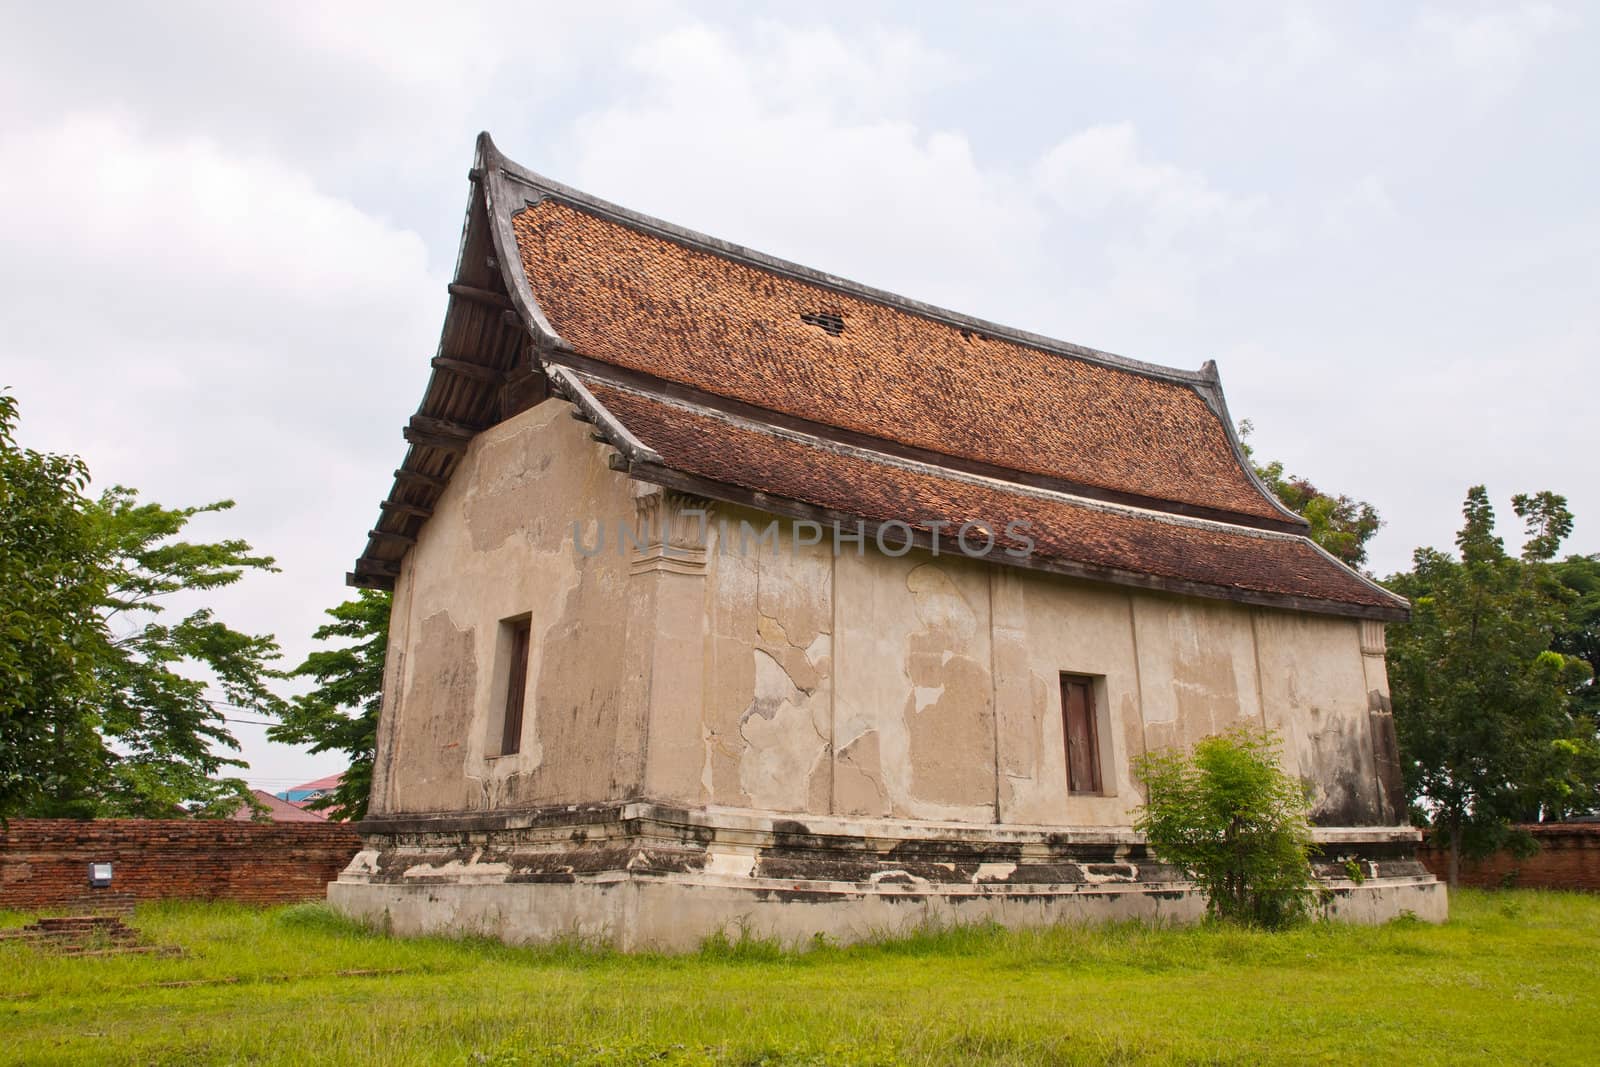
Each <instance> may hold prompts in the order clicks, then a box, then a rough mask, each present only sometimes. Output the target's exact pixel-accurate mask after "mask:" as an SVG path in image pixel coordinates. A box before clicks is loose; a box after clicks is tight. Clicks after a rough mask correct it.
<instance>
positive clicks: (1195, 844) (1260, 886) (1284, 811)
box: [1134, 727, 1315, 928]
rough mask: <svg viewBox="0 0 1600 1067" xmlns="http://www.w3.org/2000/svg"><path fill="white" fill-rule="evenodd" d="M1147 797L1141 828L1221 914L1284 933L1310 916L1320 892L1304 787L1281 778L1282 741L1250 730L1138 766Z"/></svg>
mask: <svg viewBox="0 0 1600 1067" xmlns="http://www.w3.org/2000/svg"><path fill="white" fill-rule="evenodd" d="M1134 773H1135V774H1136V775H1137V776H1138V777H1139V779H1140V780H1141V781H1142V782H1143V783H1144V786H1145V791H1146V796H1147V799H1146V801H1145V803H1144V805H1143V807H1142V808H1141V809H1140V811H1139V816H1138V819H1137V820H1136V821H1135V822H1134V829H1136V830H1138V831H1139V832H1140V833H1142V834H1144V835H1145V837H1146V839H1147V840H1148V841H1149V843H1150V847H1151V848H1152V849H1154V850H1155V852H1156V855H1158V856H1160V857H1162V858H1163V859H1165V860H1167V861H1169V862H1171V863H1175V864H1177V865H1178V866H1180V867H1182V868H1183V869H1184V870H1185V871H1187V872H1188V874H1189V877H1190V878H1192V879H1193V880H1194V882H1195V884H1196V885H1198V886H1199V887H1200V889H1201V891H1202V892H1203V893H1205V896H1206V907H1207V910H1208V911H1209V912H1210V913H1211V914H1212V915H1213V916H1216V917H1218V918H1223V919H1231V920H1233V921H1236V922H1243V923H1249V924H1252V925H1258V926H1266V927H1269V928H1271V927H1280V926H1284V925H1287V924H1289V923H1291V922H1294V921H1297V920H1298V919H1300V918H1303V917H1304V916H1305V915H1306V913H1307V911H1308V910H1309V909H1310V907H1311V903H1312V900H1313V899H1314V897H1315V890H1314V888H1313V883H1312V875H1311V853H1312V850H1313V847H1314V846H1313V845H1312V842H1311V824H1310V822H1309V820H1308V817H1307V816H1308V807H1307V802H1306V795H1305V789H1304V787H1303V786H1302V785H1301V784H1300V783H1299V782H1298V781H1296V780H1295V779H1294V778H1292V777H1290V776H1289V775H1288V774H1286V773H1284V771H1283V769H1282V768H1281V767H1280V766H1279V762H1278V746H1277V741H1276V738H1275V737H1274V736H1273V735H1272V734H1270V733H1258V732H1256V731H1252V730H1249V729H1246V728H1243V727H1240V728H1238V729H1235V730H1232V731H1229V732H1228V733H1225V734H1218V735H1215V736H1212V737H1207V738H1204V739H1202V740H1201V741H1199V742H1198V743H1196V744H1195V746H1194V751H1193V752H1192V753H1183V752H1176V751H1172V750H1166V751H1158V752H1150V753H1146V754H1145V755H1143V756H1141V757H1140V758H1139V759H1138V760H1137V761H1135V763H1134Z"/></svg>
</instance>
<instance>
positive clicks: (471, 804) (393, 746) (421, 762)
mask: <svg viewBox="0 0 1600 1067" xmlns="http://www.w3.org/2000/svg"><path fill="white" fill-rule="evenodd" d="M570 410H571V409H570V407H569V406H568V405H567V404H565V403H563V402H561V401H556V400H551V401H546V402H545V403H543V404H540V405H539V406H537V407H535V408H532V409H530V410H528V411H525V412H523V413H521V414H520V415H518V416H516V417H515V418H512V419H509V420H507V421H506V422H504V423H501V424H500V425H498V426H495V427H493V428H492V429H489V430H486V431H485V432H483V433H482V434H479V435H478V436H477V437H476V438H474V439H473V441H472V444H471V447H470V448H469V449H468V450H467V452H466V454H465V455H464V456H463V457H462V460H461V462H460V465H459V467H458V468H457V471H456V473H455V475H454V477H453V478H452V479H451V481H450V485H449V487H448V488H447V489H446V490H445V492H444V494H443V495H442V496H441V497H440V500H439V502H438V505H437V506H436V508H435V511H434V514H433V516H432V517H431V518H430V519H429V520H428V522H427V523H426V524H425V525H424V526H423V528H422V533H421V536H420V537H419V539H418V541H417V543H416V545H415V546H413V548H412V549H411V551H410V552H409V553H407V555H406V558H405V561H404V564H403V567H402V572H401V576H400V580H399V581H398V583H397V584H396V588H395V608H394V614H393V618H392V625H391V648H390V653H391V654H390V662H389V673H388V677H387V678H386V683H387V684H386V687H385V694H384V709H383V721H382V725H381V728H380V737H379V753H378V766H377V774H376V780H375V782H374V789H373V798H372V809H373V813H374V814H387V813H395V812H427V811H475V810H488V809H494V808H502V807H509V806H516V805H543V804H561V803H576V802H589V801H600V800H607V799H613V798H616V797H620V796H623V795H626V794H628V793H631V792H634V791H635V790H636V785H637V782H638V777H637V773H638V768H637V761H636V760H635V759H633V758H631V757H628V758H625V757H624V756H623V754H622V753H623V752H624V751H625V750H623V749H622V748H620V747H619V743H618V741H619V735H621V736H624V737H626V736H629V735H630V732H631V733H632V734H637V732H638V729H639V726H638V723H637V722H635V721H630V720H629V719H628V718H627V716H626V715H625V714H624V709H634V712H635V713H637V710H638V709H639V708H640V707H641V703H640V700H639V696H638V693H637V686H638V679H637V678H634V679H632V680H631V681H630V676H629V674H628V673H627V672H625V671H623V670H620V669H619V667H618V665H619V663H620V661H621V656H622V650H623V648H624V644H625V639H626V627H627V619H628V602H627V596H628V573H627V562H626V558H625V557H624V556H623V555H621V554H619V553H618V552H617V551H615V550H614V548H613V547H612V546H611V545H609V544H608V545H607V548H606V551H603V552H600V553H599V554H597V555H594V556H592V557H584V556H582V555H580V554H579V553H578V552H577V551H575V549H574V547H573V545H572V523H573V522H574V521H577V522H578V523H579V526H580V528H581V529H582V530H583V532H584V537H585V544H586V545H591V546H592V545H593V544H594V543H595V537H596V536H597V531H598V530H600V529H601V528H602V527H603V528H604V529H605V530H606V533H607V535H608V537H609V536H610V534H611V533H612V532H613V531H614V530H616V529H618V528H620V525H619V524H622V523H629V524H631V523H632V521H633V517H634V504H633V499H632V495H631V488H630V483H629V482H628V480H627V479H626V478H625V477H623V476H621V475H619V474H616V473H615V472H613V471H611V470H610V469H608V467H607V466H606V462H605V450H604V449H602V448H600V447H598V446H597V445H595V444H594V442H592V441H590V440H589V439H588V427H586V426H584V425H583V424H581V423H579V422H576V421H574V420H573V419H571V418H569V417H568V412H569V411H570ZM520 615H528V616H530V617H531V619H532V640H531V646H532V647H531V649H530V653H529V662H528V672H527V678H528V696H527V701H526V707H525V711H524V720H523V733H522V747H521V751H520V752H518V753H517V754H515V755H496V753H497V752H498V748H499V740H498V739H499V723H500V721H501V720H500V714H501V709H503V707H504V686H505V681H504V679H505V676H506V675H507V673H508V670H509V668H508V666H507V662H506V657H507V655H508V651H507V647H506V646H507V644H508V641H507V639H506V638H505V637H504V635H503V633H502V627H501V620H505V619H511V618H514V617H517V616H520ZM397 653H398V654H397ZM497 683H498V686H497ZM630 685H632V686H633V687H634V691H633V692H630ZM636 749H637V746H636V745H633V746H630V747H629V748H628V749H627V750H626V751H629V752H632V751H636Z"/></svg>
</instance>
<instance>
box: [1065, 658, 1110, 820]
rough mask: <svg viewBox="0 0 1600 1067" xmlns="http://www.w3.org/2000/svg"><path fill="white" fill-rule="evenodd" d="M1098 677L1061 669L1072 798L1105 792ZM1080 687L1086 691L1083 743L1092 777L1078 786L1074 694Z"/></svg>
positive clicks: (1084, 693)
mask: <svg viewBox="0 0 1600 1067" xmlns="http://www.w3.org/2000/svg"><path fill="white" fill-rule="evenodd" d="M1099 681H1100V680H1099V679H1098V678H1096V677H1095V676H1093V675H1088V674H1074V673H1072V672H1071V671H1062V672H1061V749H1062V756H1063V758H1064V759H1065V761H1066V768H1065V769H1066V774H1067V795H1068V796H1073V797H1103V796H1105V795H1106V788H1105V783H1106V775H1105V766H1104V761H1103V760H1102V759H1101V755H1102V748H1103V745H1102V743H1101V738H1100V708H1099V702H1098V701H1097V700H1096V699H1095V691H1096V690H1097V689H1099V688H1100V686H1099ZM1078 688H1081V690H1082V693H1083V701H1084V706H1083V720H1084V723H1085V726H1086V731H1085V732H1086V733H1087V734H1088V736H1087V738H1086V739H1085V741H1084V746H1085V748H1086V751H1087V756H1088V766H1087V772H1088V775H1089V778H1090V781H1089V782H1088V783H1085V784H1084V787H1081V788H1080V786H1079V783H1078V782H1077V781H1076V775H1075V774H1074V772H1073V766H1072V753H1073V743H1072V735H1073V729H1072V697H1071V693H1072V691H1073V690H1074V689H1078Z"/></svg>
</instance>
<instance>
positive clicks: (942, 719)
mask: <svg viewBox="0 0 1600 1067" xmlns="http://www.w3.org/2000/svg"><path fill="white" fill-rule="evenodd" d="M834 566H835V588H836V590H837V603H836V612H835V617H836V625H837V628H838V635H837V637H838V647H837V649H836V652H835V662H836V664H837V667H836V670H837V682H836V686H837V690H836V703H835V709H834V740H835V743H836V745H837V750H838V760H837V766H836V768H835V788H834V810H835V811H836V812H837V813H839V814H843V815H874V816H879V815H886V816H894V817H905V818H917V819H944V820H951V821H962V822H993V821H994V816H995V812H994V797H995V792H994V683H993V678H992V674H991V670H992V662H993V659H992V653H991V649H990V645H991V641H990V611H989V568H988V567H986V566H984V565H982V564H978V563H974V562H972V561H970V560H966V559H962V558H960V557H952V556H940V557H938V558H937V559H934V558H930V557H929V556H927V555H925V554H923V553H911V554H909V555H906V556H903V557H899V558H895V557H890V556H885V555H881V554H877V553H874V552H871V551H870V550H869V551H868V553H867V554H866V555H864V556H856V555H852V554H850V553H848V552H846V553H844V554H842V555H840V556H839V557H838V558H837V559H836V560H835V562H834Z"/></svg>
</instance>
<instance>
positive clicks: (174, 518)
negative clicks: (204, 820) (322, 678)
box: [0, 397, 280, 818]
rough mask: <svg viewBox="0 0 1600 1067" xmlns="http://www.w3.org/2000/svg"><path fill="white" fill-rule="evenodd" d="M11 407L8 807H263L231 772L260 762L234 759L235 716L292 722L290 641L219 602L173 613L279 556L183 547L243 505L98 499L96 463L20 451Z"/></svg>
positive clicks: (4, 465)
mask: <svg viewBox="0 0 1600 1067" xmlns="http://www.w3.org/2000/svg"><path fill="white" fill-rule="evenodd" d="M4 399H5V401H7V403H6V404H5V406H4V408H3V409H0V426H3V427H4V430H3V438H0V446H3V447H0V469H3V470H4V472H5V478H6V485H5V489H4V490H3V491H4V492H5V493H6V499H7V503H8V506H7V507H6V508H5V509H4V519H0V537H3V538H4V540H3V541H0V559H4V561H5V562H4V564H3V566H4V568H5V572H4V576H5V580H4V582H3V585H4V587H5V590H6V591H5V592H4V593H0V596H4V597H6V601H5V605H4V608H3V610H4V611H5V617H6V633H7V641H6V646H7V647H6V650H5V651H4V653H0V655H3V656H4V659H3V660H0V662H3V663H4V667H3V668H0V669H4V670H5V671H6V676H7V679H8V682H9V684H8V686H7V689H6V693H5V695H4V697H0V701H3V706H4V708H5V709H6V710H5V714H4V718H3V719H0V726H3V729H4V734H3V736H0V760H4V761H5V770H4V772H0V773H3V775H4V784H3V785H0V805H3V806H0V814H15V813H22V814H28V815H42V816H66V817H84V818H87V817H94V816H116V815H122V816H165V815H173V814H177V813H180V812H183V811H188V812H191V813H195V814H202V815H222V814H226V813H229V812H232V811H234V810H237V808H238V805H239V804H240V803H241V802H245V803H251V802H252V801H251V799H250V792H249V790H248V788H247V787H246V786H245V783H244V782H243V781H242V780H240V779H238V778H234V777H221V776H220V775H221V774H222V772H224V771H225V770H226V769H227V768H231V767H241V766H244V764H243V763H242V761H240V760H238V759H236V758H233V757H231V756H228V755H226V754H225V753H226V752H227V751H228V750H237V748H238V745H237V743H236V742H235V741H234V738H233V735H232V734H231V733H230V732H229V731H228V729H227V725H226V723H225V721H224V714H223V710H222V709H223V708H224V707H233V708H239V709H243V710H246V711H254V712H257V713H261V714H266V715H276V713H277V711H278V710H279V706H280V701H279V700H278V698H277V697H275V696H274V695H273V694H272V692H271V691H270V690H269V689H268V687H267V685H268V681H269V680H270V679H271V678H273V677H274V676H275V675H274V672H273V670H272V666H271V665H272V661H273V660H274V659H276V658H277V656H278V647H277V643H276V642H275V641H274V639H273V638H272V637H271V636H270V635H254V634H247V633H243V632H240V631H238V630H235V629H233V628H231V627H229V626H228V625H226V624H225V623H223V622H222V621H221V620H219V619H218V618H217V617H216V614H215V612H214V611H213V610H212V609H211V608H208V607H194V608H191V609H190V610H188V612H187V614H185V615H183V616H182V617H181V618H179V619H176V620H174V621H167V615H166V611H167V609H168V608H169V607H171V606H172V605H173V604H174V602H175V601H184V602H187V603H188V604H192V603H193V602H194V600H195V598H196V597H197V596H203V595H204V594H205V593H208V592H212V591H215V590H218V589H221V588H224V587H226V586H230V585H233V584H234V583H235V582H237V581H239V580H240V579H241V578H242V577H243V576H244V575H245V574H246V573H248V572H250V571H271V570H274V569H275V568H274V567H273V561H272V560H271V558H270V557H266V556H259V555H255V554H254V553H253V552H252V550H251V548H250V546H249V545H248V544H246V543H245V542H243V541H239V540H224V541H218V542H212V543H201V542H192V541H187V540H183V539H182V538H181V536H180V535H181V534H182V532H183V529H184V527H185V526H187V524H188V523H189V521H190V520H191V519H193V518H194V517H195V516H196V515H201V514H208V513H214V512H221V511H226V510H227V509H229V508H231V507H232V506H233V502H232V501H220V502H218V503H215V504H208V505H205V506H203V507H197V508H176V509H174V508H165V507H162V506H161V505H159V504H153V503H140V502H139V500H138V497H137V494H136V493H135V492H134V491H133V490H131V489H126V488H123V487H120V486H118V487H114V488H112V489H109V490H107V491H106V492H105V493H103V494H102V495H101V496H100V497H99V499H97V500H91V499H88V498H87V497H85V496H84V495H83V492H82V490H83V488H84V486H85V484H86V483H87V480H88V472H87V470H86V469H85V468H84V466H83V464H82V462H81V461H79V460H77V459H73V458H65V457H59V456H41V455H39V454H38V453H34V452H29V451H26V450H22V449H20V448H18V447H17V446H16V445H15V443H14V439H13V434H12V428H13V427H14V425H15V416H16V407H15V404H14V402H11V398H9V397H6V398H4ZM13 500H15V501H17V502H18V507H16V508H15V509H13V507H11V506H10V502H11V501H13ZM216 690H220V692H221V696H220V697H214V696H212V695H211V694H212V693H213V692H214V691H216Z"/></svg>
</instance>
